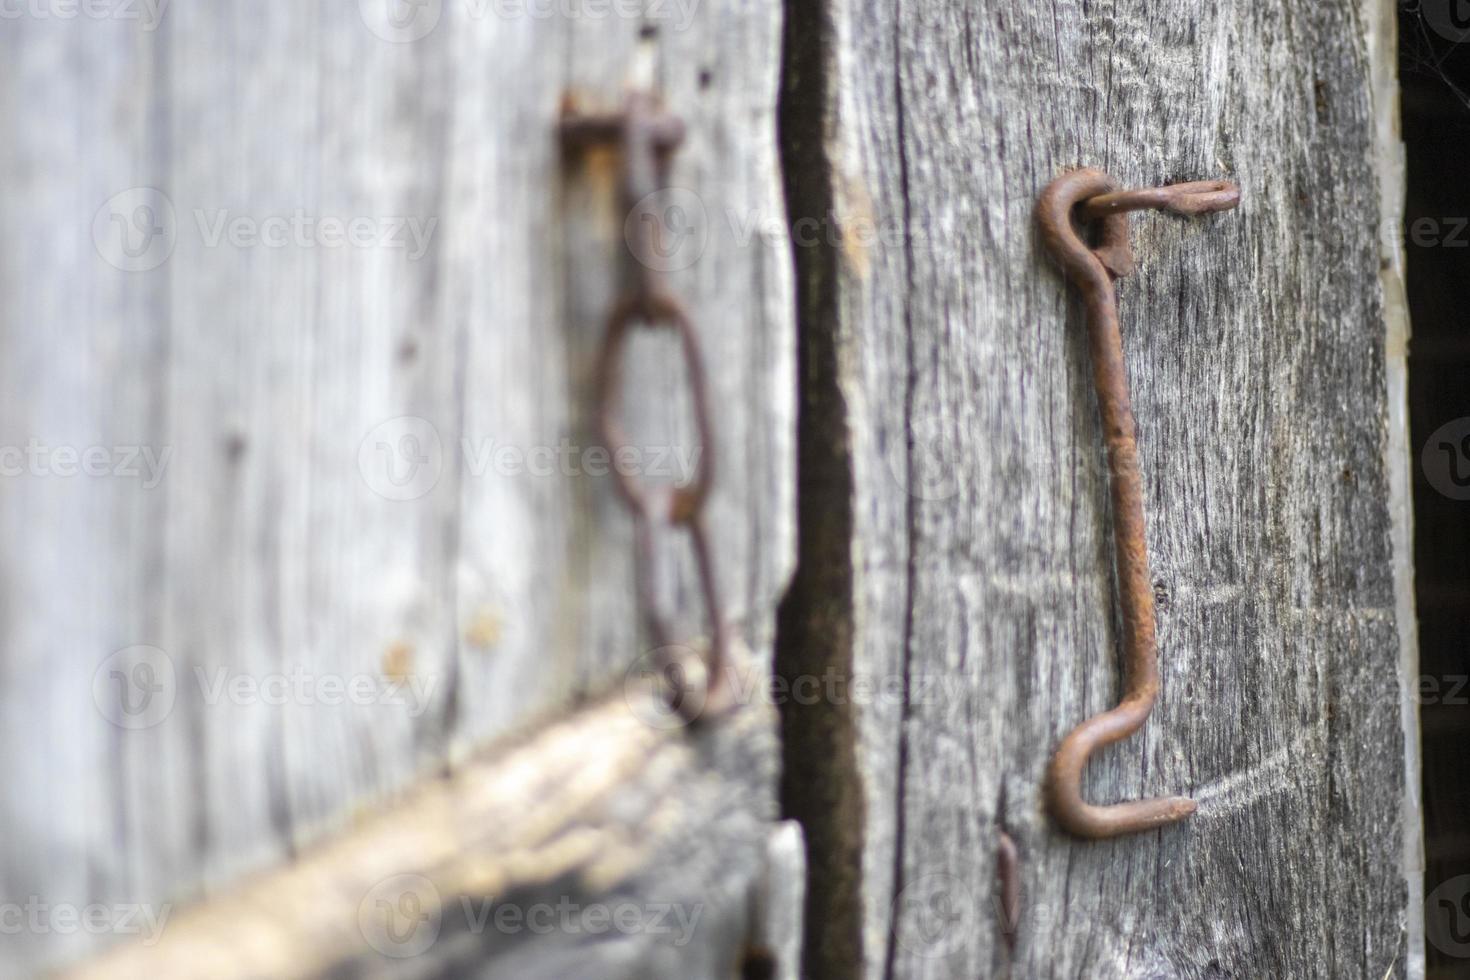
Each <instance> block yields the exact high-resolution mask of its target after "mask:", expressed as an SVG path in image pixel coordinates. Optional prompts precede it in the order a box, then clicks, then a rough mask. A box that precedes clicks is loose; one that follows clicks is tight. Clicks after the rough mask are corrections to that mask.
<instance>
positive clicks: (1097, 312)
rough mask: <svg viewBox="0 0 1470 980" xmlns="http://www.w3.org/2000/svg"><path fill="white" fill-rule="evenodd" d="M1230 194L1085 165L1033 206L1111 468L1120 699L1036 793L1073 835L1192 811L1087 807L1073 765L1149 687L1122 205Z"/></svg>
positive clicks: (1067, 742)
mask: <svg viewBox="0 0 1470 980" xmlns="http://www.w3.org/2000/svg"><path fill="white" fill-rule="evenodd" d="M1239 202H1240V189H1239V188H1238V187H1236V186H1235V185H1234V184H1231V183H1229V182H1227V181H1199V182H1194V183H1187V184H1172V185H1169V186H1166V187H1151V188H1147V189H1143V190H1128V191H1122V190H1119V189H1118V185H1117V183H1116V182H1115V181H1114V180H1113V179H1112V178H1111V177H1109V176H1108V175H1107V174H1105V173H1103V172H1102V171H1100V170H1092V169H1085V170H1076V171H1073V172H1071V173H1068V174H1064V175H1063V176H1061V177H1058V178H1057V179H1056V180H1054V181H1052V182H1051V183H1050V184H1048V185H1047V187H1046V189H1045V190H1044V191H1042V193H1041V198H1040V200H1039V201H1038V202H1037V205H1036V217H1037V220H1038V222H1039V223H1040V226H1041V238H1042V240H1043V241H1044V242H1045V243H1046V246H1047V248H1049V249H1050V250H1051V252H1052V254H1053V255H1055V256H1056V259H1057V261H1058V262H1059V263H1061V266H1062V268H1063V270H1065V272H1066V274H1067V278H1068V279H1069V280H1071V281H1072V282H1073V283H1074V284H1075V285H1076V286H1077V288H1078V289H1080V290H1081V291H1082V296H1083V302H1084V304H1085V306H1086V311H1087V329H1088V336H1089V338H1090V348H1091V357H1092V375H1093V384H1094V386H1095V388H1096V389H1097V403H1098V411H1099V414H1100V416H1101V419H1102V433H1103V440H1104V443H1105V444H1106V447H1107V457H1108V471H1109V473H1110V475H1111V477H1112V479H1111V487H1112V503H1113V547H1114V551H1115V556H1114V561H1115V562H1116V565H1117V579H1118V599H1119V605H1120V606H1121V607H1122V614H1123V687H1124V693H1123V699H1122V701H1121V702H1119V704H1118V706H1117V707H1115V708H1113V709H1111V710H1109V711H1105V712H1103V713H1102V714H1099V715H1095V716H1094V717H1092V718H1089V719H1087V720H1086V721H1084V722H1083V723H1082V724H1080V725H1078V726H1077V727H1076V728H1074V729H1073V730H1072V731H1071V733H1070V734H1068V735H1067V737H1066V738H1064V739H1063V740H1062V744H1061V745H1060V746H1059V747H1058V748H1057V751H1056V755H1055V756H1053V757H1052V761H1051V766H1050V768H1049V770H1048V772H1047V778H1046V794H1047V799H1048V803H1049V804H1050V807H1051V811H1052V814H1053V816H1055V817H1056V819H1057V822H1058V823H1060V824H1061V825H1062V826H1063V827H1064V828H1066V829H1067V830H1068V831H1070V832H1072V833H1073V834H1076V835H1077V836H1079V837H1090V838H1103V837H1117V836H1120V835H1122V834H1133V833H1138V832H1139V831H1143V830H1149V829H1152V828H1154V827H1161V826H1164V825H1166V824H1171V823H1174V822H1176V821H1179V820H1183V819H1184V818H1185V817H1188V816H1189V815H1190V814H1192V813H1194V811H1195V802H1194V801H1193V800H1191V799H1187V798H1185V797H1179V796H1172V797H1165V798H1156V799H1143V800H1134V801H1132V802H1128V803H1114V804H1111V805H1108V806H1094V805H1092V804H1090V803H1088V802H1086V801H1085V800H1083V798H1082V770H1083V768H1084V767H1085V766H1086V765H1087V760H1088V758H1089V757H1090V756H1091V755H1092V753H1093V752H1094V751H1095V750H1097V749H1098V748H1101V747H1102V746H1105V745H1111V744H1112V743H1113V742H1117V741H1119V740H1121V739H1124V738H1127V737H1128V736H1129V735H1132V734H1133V733H1134V732H1136V731H1138V729H1139V728H1141V727H1142V726H1143V723H1144V721H1145V720H1147V718H1148V715H1149V712H1150V711H1151V710H1152V709H1153V706H1154V701H1155V699H1156V698H1157V697H1158V693H1159V667H1158V649H1157V646H1156V641H1155V637H1154V597H1153V589H1152V587H1151V585H1150V581H1149V567H1148V548H1147V545H1146V543H1145V536H1144V517H1143V481H1142V478H1141V476H1140V474H1139V469H1138V444H1137V440H1136V436H1135V425H1134V421H1133V408H1132V405H1131V403H1130V401H1129V398H1128V378H1127V375H1126V372H1125V369H1124V364H1123V338H1122V335H1121V333H1120V331H1119V328H1118V304H1117V297H1116V295H1115V292H1114V288H1113V281H1114V280H1115V279H1118V278H1121V277H1122V276H1126V275H1128V274H1129V273H1130V272H1132V271H1133V268H1134V265H1133V253H1132V250H1131V249H1130V247H1129V244H1128V212H1130V211H1137V210H1143V209H1152V210H1158V211H1172V212H1174V213H1176V214H1185V215H1192V214H1203V213H1206V212H1210V211H1226V210H1229V209H1231V208H1233V207H1235V206H1236V205H1237V204H1238V203H1239ZM1079 222H1081V223H1083V224H1087V223H1095V224H1096V225H1098V228H1097V244H1096V245H1089V244H1087V242H1086V241H1084V240H1083V237H1082V234H1081V233H1080V231H1079V227H1078V223H1079Z"/></svg>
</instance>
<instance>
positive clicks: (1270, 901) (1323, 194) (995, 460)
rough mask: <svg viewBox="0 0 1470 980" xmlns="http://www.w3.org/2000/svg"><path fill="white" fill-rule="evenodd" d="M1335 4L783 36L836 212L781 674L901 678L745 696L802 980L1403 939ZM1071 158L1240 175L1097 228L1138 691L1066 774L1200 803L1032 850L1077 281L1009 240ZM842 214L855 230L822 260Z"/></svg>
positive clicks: (807, 140)
mask: <svg viewBox="0 0 1470 980" xmlns="http://www.w3.org/2000/svg"><path fill="white" fill-rule="evenodd" d="M1370 16H1371V18H1372V19H1373V22H1374V24H1375V25H1376V24H1377V22H1378V20H1379V19H1380V17H1381V11H1379V10H1377V8H1376V6H1374V5H1364V6H1359V5H1352V4H1326V5H1323V4H1305V3H1293V2H1287V3H1281V4H1268V5H1265V6H1262V5H1251V6H1249V7H1238V6H1237V7H1229V6H1209V5H1200V4H1196V3H1192V2H1190V0H1173V2H1169V3H1164V4H1141V3H1132V2H1127V0H1119V2H1115V3H1107V4H1103V5H1098V4H1087V3H1063V4H1059V5H1046V6H1041V7H1024V6H1019V7H1018V6H1015V5H1008V4H999V3H986V4H978V5H976V4H951V3H896V4H883V5H876V6H875V5H871V4H849V3H842V2H837V3H828V4H823V5H821V8H820V10H817V11H812V12H808V13H807V14H806V15H805V16H803V17H801V18H800V19H794V20H793V25H792V31H793V33H792V34H791V35H789V36H788V42H787V43H788V52H790V51H791V50H792V48H795V49H796V52H797V57H795V58H793V59H792V60H791V63H792V64H793V65H795V66H797V67H796V71H795V74H794V75H793V76H789V77H788V79H787V88H786V91H785V92H784V94H783V100H784V105H783V122H784V123H785V124H786V125H787V128H788V130H792V129H795V128H796V127H800V133H801V135H800V137H799V138H798V139H799V142H798V143H796V144H794V145H788V146H787V157H786V160H785V163H786V168H787V176H788V188H789V189H790V188H792V187H800V188H803V189H804V190H805V191H807V192H808V193H809V194H810V198H809V199H804V200H801V201H799V202H797V204H796V206H795V208H794V210H795V211H796V212H797V213H801V212H803V211H804V210H806V209H815V210H816V211H817V212H818V213H820V212H821V211H822V210H824V209H826V208H831V209H832V210H833V211H834V212H835V222H836V224H837V225H838V226H839V227H840V228H841V231H842V235H841V236H840V237H839V238H838V240H837V243H836V244H835V245H830V246H826V247H819V248H816V249H811V250H800V249H799V250H798V252H797V257H798V269H799V273H798V283H799V309H800V311H801V317H802V336H803V337H804V338H805V343H804V347H803V357H804V359H805V363H804V366H803V376H804V377H806V378H810V379H813V388H814V390H815V391H816V392H818V394H815V395H814V394H812V392H808V393H807V394H806V397H805V398H804V400H803V421H802V423H801V434H802V462H803V484H802V486H803V490H804V492H805V490H806V488H807V487H808V486H809V485H811V486H812V488H813V491H814V492H813V495H812V496H811V498H810V505H809V506H807V505H806V501H805V500H804V506H803V508H802V511H801V521H802V523H803V539H802V542H801V546H800V571H799V573H798V577H797V581H796V583H795V586H794V589H793V598H792V600H791V602H790V603H789V604H788V606H787V607H786V608H785V609H784V610H783V618H782V622H783V625H786V624H790V626H791V629H790V630H789V631H788V632H786V633H784V634H783V636H782V641H781V650H782V653H781V656H780V657H779V658H778V659H779V663H780V673H781V674H782V675H783V677H784V678H785V679H786V680H788V681H792V680H794V679H795V678H796V677H799V676H802V675H806V674H810V673H812V672H820V671H825V670H833V671H835V672H837V673H838V674H840V675H844V676H854V677H865V678H867V679H869V681H870V682H871V683H872V684H874V685H875V686H876V687H878V688H879V689H881V688H882V686H883V685H884V684H885V683H888V682H891V681H893V680H895V679H897V681H898V682H899V683H901V684H902V685H903V686H904V689H905V690H906V692H907V694H906V696H905V697H904V698H901V699H891V698H889V699H885V698H875V699H872V700H871V701H869V702H865V703H861V704H853V703H851V702H850V701H844V702H838V703H834V701H833V700H829V701H828V702H827V703H825V704H823V705H819V706H815V707H813V706H803V705H798V704H790V705H788V706H787V707H786V709H785V711H784V718H783V720H784V724H785V731H786V733H787V739H788V740H787V743H786V744H785V746H784V752H785V758H786V767H787V769H786V773H785V778H784V783H783V786H784V788H783V796H784V800H785V802H786V804H787V808H788V811H789V812H791V813H792V815H794V816H797V817H799V818H800V819H802V820H803V822H804V823H805V825H806V830H807V834H808V839H809V842H810V846H811V848H812V854H811V862H812V867H813V869H814V881H813V887H812V891H811V895H812V899H811V902H810V904H809V907H808V915H807V923H808V925H807V949H808V952H809V962H808V966H809V968H810V970H811V972H812V975H813V976H819V977H828V976H832V977H836V976H843V977H847V976H855V975H860V976H869V977H953V976H990V975H1002V974H1003V973H1004V972H1005V971H1007V970H1009V971H1012V975H1015V976H1028V977H1030V976H1037V977H1084V976H1085V977H1140V978H1142V977H1163V976H1168V977H1220V976H1363V977H1372V978H1375V980H1376V978H1381V977H1384V976H1392V975H1398V976H1402V975H1404V972H1405V970H1406V967H1407V965H1408V964H1409V963H1410V962H1413V961H1414V959H1415V953H1414V951H1413V949H1412V948H1411V947H1412V945H1413V944H1412V941H1411V940H1410V939H1409V938H1408V933H1407V932H1406V922H1405V917H1406V914H1407V910H1408V909H1409V907H1410V903H1409V899H1408V897H1407V886H1406V877H1407V876H1410V875H1411V874H1412V872H1411V871H1410V870H1408V869H1409V868H1410V867H1411V865H1410V864H1408V862H1407V861H1406V854H1408V853H1409V851H1410V850H1411V849H1410V848H1406V847H1405V844H1404V839H1405V831H1404V828H1403V821H1404V819H1405V813H1406V811H1405V809H1404V803H1405V793H1406V790H1405V785H1404V784H1405V759H1406V754H1405V749H1404V738H1405V735H1404V733H1405V730H1406V728H1405V714H1404V711H1405V704H1406V701H1405V699H1404V698H1403V696H1402V690H1403V689H1402V687H1401V680H1402V678H1401V677H1400V671H1401V669H1403V665H1402V664H1401V660H1400V644H1401V640H1400V634H1399V631H1398V628H1397V626H1396V617H1397V615H1399V613H1400V611H1401V610H1403V609H1404V608H1406V607H1405V606H1404V605H1403V603H1402V602H1401V598H1402V596H1403V595H1405V594H1406V593H1405V589H1406V588H1407V582H1406V581H1403V580H1400V581H1396V580H1395V576H1394V566H1393V559H1394V555H1393V548H1392V544H1391V525H1392V522H1393V520H1395V519H1396V518H1394V517H1393V516H1392V515H1391V514H1390V508H1389V503H1388V500H1389V494H1388V486H1389V481H1390V470H1391V467H1401V466H1402V465H1403V460H1402V459H1401V458H1398V457H1394V458H1393V459H1392V462H1391V463H1390V456H1389V450H1390V448H1391V444H1390V439H1389V433H1388V426H1389V415H1390V412H1389V405H1388V398H1389V391H1388V388H1387V386H1386V380H1385V377H1386V367H1385V359H1386V356H1387V355H1386V353H1385V345H1386V336H1387V332H1388V331H1387V327H1386V326H1385V314H1384V310H1383V301H1382V296H1381V291H1380V290H1381V286H1380V281H1379V277H1378V272H1379V264H1380V240H1379V228H1380V217H1379V216H1380V201H1379V186H1378V179H1379V174H1380V168H1381V167H1383V166H1384V165H1385V163H1384V162H1383V160H1384V158H1383V157H1381V156H1376V154H1378V153H1379V149H1378V143H1377V142H1376V141H1377V140H1378V131H1377V123H1376V122H1375V119H1374V117H1373V115H1372V99H1373V98H1374V95H1373V93H1372V91H1371V88H1370V86H1371V85H1373V84H1379V83H1378V81H1377V78H1376V76H1375V77H1374V78H1370V72H1372V73H1381V72H1382V71H1383V67H1382V59H1383V58H1385V57H1391V56H1392V55H1391V52H1389V53H1387V54H1385V52H1384V51H1383V48H1382V46H1379V47H1378V48H1376V49H1375V56H1376V57H1377V58H1378V59H1379V60H1380V63H1379V64H1378V65H1377V66H1374V67H1371V68H1370V64H1369V54H1370V52H1369V49H1368V47H1367V42H1366V40H1365V38H1366V35H1367V26H1366V25H1365V18H1368V17H1370ZM1380 92H1381V87H1380ZM1078 166H1098V167H1102V168H1104V169H1107V170H1108V171H1110V172H1111V173H1113V174H1114V175H1115V176H1116V177H1118V178H1119V179H1120V180H1121V181H1122V182H1123V183H1124V184H1126V185H1135V186H1138V185H1149V184H1157V183H1162V182H1169V181H1176V180H1186V179H1196V178H1205V177H1216V176H1228V177H1231V178H1233V179H1236V180H1238V181H1239V182H1240V183H1241V185H1242V187H1243V189H1244V199H1243V203H1242V205H1241V207H1240V209H1239V211H1237V212H1233V213H1230V214H1227V215H1220V216H1216V217H1212V218H1209V219H1205V220H1201V221H1198V222H1184V221H1181V220H1177V219H1168V218H1163V217H1158V216H1141V217H1139V218H1138V219H1137V220H1136V221H1135V222H1134V234H1133V242H1134V247H1135V251H1136V253H1137V256H1138V258H1139V265H1140V269H1139V272H1138V274H1137V275H1136V276H1135V277H1133V278H1130V279H1127V280H1124V281H1123V282H1122V283H1120V286H1119V293H1120V301H1121V307H1122V313H1123V334H1124V338H1125V349H1126V357H1127V366H1128V371H1129V374H1130V378H1131V386H1132V394H1133V401H1134V408H1135V412H1136V414H1137V418H1138V427H1139V444H1140V449H1141V453H1142V457H1141V463H1142V468H1143V472H1144V477H1145V481H1146V484H1145V493H1146V504H1147V510H1148V518H1149V529H1148V543H1149V548H1150V551H1151V555H1152V559H1153V577H1154V579H1155V582H1156V586H1157V591H1158V594H1159V599H1160V634H1159V637H1160V650H1161V672H1162V677H1163V695H1162V699H1161V701H1160V703H1159V705H1158V707H1157V708H1156V709H1155V711H1154V714H1153V717H1152V719H1151V720H1150V722H1149V724H1148V725H1147V727H1146V728H1145V729H1144V731H1143V732H1142V733H1141V734H1140V735H1138V736H1135V737H1133V738H1131V739H1129V740H1127V741H1125V742H1123V743H1122V744H1120V745H1119V746H1117V747H1115V748H1113V749H1110V750H1108V751H1105V752H1103V753H1101V754H1100V757H1099V758H1098V759H1097V760H1096V761H1095V762H1093V764H1092V765H1091V766H1090V767H1089V770H1088V772H1087V775H1086V779H1085V790H1086V793H1087V795H1088V797H1089V798H1090V799H1093V800H1099V801H1112V800H1120V799H1127V798H1134V797H1138V796H1140V795H1160V794H1173V793H1183V794H1187V795H1193V796H1195V797H1196V798H1197V799H1199V800H1200V801H1201V803H1202V806H1201V810H1200V812H1199V813H1198V815H1197V816H1195V817H1194V818H1193V819H1192V820H1190V821H1189V822H1187V823H1186V824H1184V825H1182V826H1178V827H1172V828H1168V829H1165V830H1162V831H1158V832H1154V833H1149V834H1145V835H1140V836H1137V837H1131V838H1124V839H1120V840H1114V841H1106V842H1086V841H1079V840H1074V839H1071V838H1068V837H1066V836H1064V835H1062V834H1061V833H1059V832H1058V830H1057V829H1056V828H1055V826H1054V824H1053V823H1052V822H1051V821H1050V820H1049V818H1048V817H1047V816H1046V814H1045V813H1044V811H1043V807H1042V798H1041V793H1040V782H1041V778H1042V775H1043V773H1044V771H1045V767H1046V763H1047V761H1048V758H1049V756H1050V753H1051V752H1052V751H1053V750H1054V749H1055V747H1056V745H1057V743H1058V741H1059V740H1060V739H1061V737H1062V736H1063V735H1064V734H1065V733H1066V732H1067V731H1069V730H1070V729H1071V728H1072V727H1073V726H1074V725H1076V724H1077V723H1078V722H1080V721H1081V720H1082V719H1083V718H1085V717H1088V716H1089V715H1091V714H1093V713H1095V712H1096V711H1098V710H1101V709H1102V708H1103V707H1105V706H1108V705H1111V704H1112V703H1114V699H1115V697H1116V692H1117V689H1118V676H1117V675H1118V659H1117V654H1116V643H1117V637H1116V631H1115V629H1114V628H1113V625H1112V624H1113V598H1112V592H1111V552H1110V544H1109V537H1108V524H1107V496H1106V482H1105V475H1104V474H1105V470H1104V468H1103V467H1102V465H1101V459H1100V455H1099V448H1098V447H1099V445H1100V443H1099V439H1098V435H1097V431H1096V429H1097V422H1096V410H1095V401H1094V395H1093V392H1092V389H1091V380H1090V374H1089V371H1088V364H1087V354H1086V346H1085V338H1084V327H1083V323H1082V319H1081V311H1080V304H1079V303H1078V301H1077V299H1076V298H1075V296H1073V295H1072V293H1071V291H1070V290H1069V287H1068V286H1067V285H1066V284H1065V283H1064V281H1063V279H1062V277H1061V276H1060V275H1059V273H1058V271H1057V269H1056V268H1055V266H1054V265H1053V264H1052V263H1051V261H1050V260H1049V258H1048V257H1047V256H1046V254H1045V252H1044V249H1043V248H1042V247H1041V245H1040V243H1039V241H1038V240H1037V236H1036V234H1035V232H1034V218H1033V206H1034V203H1035V200H1036V197H1037V195H1038V193H1039V192H1040V190H1041V188H1042V187H1043V186H1044V185H1045V184H1046V183H1047V182H1048V181H1049V180H1051V179H1052V178H1053V177H1055V176H1056V175H1058V174H1059V173H1061V172H1063V171H1064V170H1066V169H1069V168H1073V167H1078ZM798 171H799V172H800V174H801V176H797V172H798ZM865 226H872V227H876V228H879V229H885V228H886V229H890V230H892V231H893V233H891V234H890V235H888V236H887V237H885V238H881V239H879V240H878V241H877V242H876V243H870V244H868V245H863V244H862V243H860V242H859V241H858V240H857V238H856V235H855V231H856V229H859V228H862V227H865ZM1401 354H1402V352H1401V350H1399V351H1396V353H1395V355H1394V356H1401ZM818 481H820V482H819V483H818ZM822 489H825V490H826V491H827V492H828V493H829V496H828V497H826V498H825V499H824V498H821V497H819V496H817V494H818V493H820V492H821V490H822ZM834 495H835V496H836V497H837V498H838V499H837V501H835V502H834V501H833V499H832V496H834ZM823 511H825V516H824V515H823ZM807 521H812V522H814V524H815V525H816V526H815V528H814V530H813V531H812V532H811V533H809V534H808V533H806V526H805V525H806V522H807ZM834 592H836V594H835V595H834V594H833V593H834ZM813 622H819V623H820V624H821V628H820V631H817V630H814V629H813V628H812V626H811V625H810V624H811V623H813ZM818 635H821V636H825V637H828V638H830V640H831V642H829V643H828V644H827V645H826V646H825V647H822V648H814V641H815V640H816V637H817V636H818ZM1411 662H1412V659H1411V658H1408V659H1406V660H1405V661H1403V664H1408V663H1411ZM1407 812H1408V815H1409V817H1410V818H1411V819H1412V811H1407ZM1003 828H1004V829H1006V830H1007V831H1008V832H1009V833H1010V835H1011V836H1012V837H1013V838H1014V839H1015V840H1016V842H1017V844H1018V847H1019V853H1020V868H1021V894H1022V909H1021V913H1022V914H1021V920H1020V929H1019V936H1018V942H1017V945H1016V949H1015V952H1014V954H1012V953H1010V952H1009V951H1008V949H1007V945H1006V943H1005V942H1004V941H1003V939H1002V937H1001V934H1000V922H999V916H998V914H997V911H996V906H995V901H996V897H997V884H996V881H995V874H996V872H995V857H994V855H995V851H996V841H997V837H998V833H999V832H1000V831H1001V829H1003ZM843 869H860V871H852V870H849V871H848V872H847V873H846V874H845V875H844V874H843ZM824 876H828V877H824Z"/></svg>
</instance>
